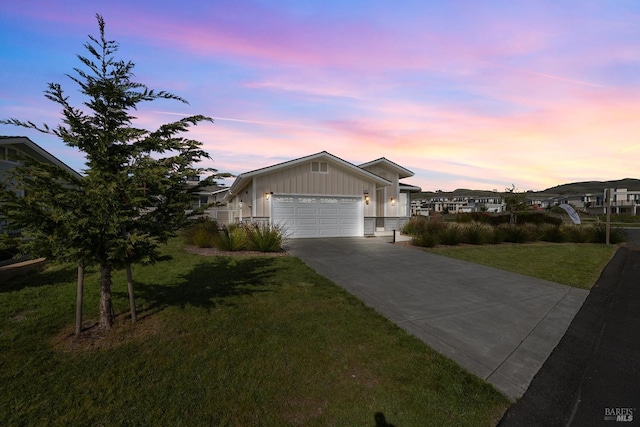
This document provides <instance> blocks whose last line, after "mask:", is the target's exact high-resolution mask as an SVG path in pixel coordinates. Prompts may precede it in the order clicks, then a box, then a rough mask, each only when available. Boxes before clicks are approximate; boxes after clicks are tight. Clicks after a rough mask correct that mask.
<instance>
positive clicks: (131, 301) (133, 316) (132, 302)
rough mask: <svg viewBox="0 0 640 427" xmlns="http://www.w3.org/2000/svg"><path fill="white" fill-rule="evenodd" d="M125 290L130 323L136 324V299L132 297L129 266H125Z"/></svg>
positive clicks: (131, 278)
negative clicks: (129, 310) (127, 295)
mask: <svg viewBox="0 0 640 427" xmlns="http://www.w3.org/2000/svg"><path fill="white" fill-rule="evenodd" d="M127 288H128V289H129V306H130V307H131V321H132V322H134V323H135V322H136V321H137V320H138V315H137V312H136V299H135V297H134V295H133V274H132V273H131V264H127Z"/></svg>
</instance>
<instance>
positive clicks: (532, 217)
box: [456, 211, 564, 225]
mask: <svg viewBox="0 0 640 427" xmlns="http://www.w3.org/2000/svg"><path fill="white" fill-rule="evenodd" d="M563 212H564V211H563ZM517 218H518V224H554V225H561V224H562V219H560V218H558V217H555V216H551V215H548V214H546V213H541V212H519V213H518V214H517ZM510 219H511V215H510V214H508V213H507V214H499V215H496V214H490V213H487V212H469V213H459V214H458V215H457V216H456V221H457V222H460V223H469V222H482V223H486V224H491V225H500V224H509V222H510Z"/></svg>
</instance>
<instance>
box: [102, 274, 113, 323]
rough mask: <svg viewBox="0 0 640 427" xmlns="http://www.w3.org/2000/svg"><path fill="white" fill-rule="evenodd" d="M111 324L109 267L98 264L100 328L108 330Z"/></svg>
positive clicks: (111, 308) (111, 307) (111, 306)
mask: <svg viewBox="0 0 640 427" xmlns="http://www.w3.org/2000/svg"><path fill="white" fill-rule="evenodd" d="M112 326H113V305H112V303H111V267H110V266H106V265H101V266H100V329H104V330H109V329H111V327H112Z"/></svg>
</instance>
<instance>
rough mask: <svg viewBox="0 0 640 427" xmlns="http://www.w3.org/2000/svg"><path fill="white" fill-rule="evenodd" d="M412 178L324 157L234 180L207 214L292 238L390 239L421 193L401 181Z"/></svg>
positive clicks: (389, 166) (390, 165) (380, 162)
mask: <svg viewBox="0 0 640 427" xmlns="http://www.w3.org/2000/svg"><path fill="white" fill-rule="evenodd" d="M413 175H414V174H413V172H411V171H410V170H408V169H405V168H404V167H402V166H400V165H398V164H396V163H394V162H392V161H390V160H387V159H385V158H380V159H377V160H373V161H371V162H368V163H364V164H362V165H359V166H357V165H354V164H352V163H349V162H347V161H345V160H343V159H341V158H339V157H336V156H334V155H333V154H330V153H328V152H326V151H323V152H320V153H316V154H312V155H310V156H306V157H301V158H299V159H295V160H291V161H288V162H284V163H279V164H276V165H273V166H268V167H265V168H261V169H256V170H254V171H250V172H245V173H242V174H240V175H238V176H237V177H236V180H235V181H234V183H233V184H232V185H231V187H229V188H228V189H224V190H220V191H219V192H218V193H215V194H214V195H215V196H217V197H218V198H219V197H220V195H221V194H222V193H224V197H223V198H222V203H223V204H224V206H221V207H217V208H214V209H211V210H210V211H209V213H210V215H212V216H213V217H214V218H216V219H217V220H218V222H219V223H220V224H222V225H227V224H231V223H239V222H267V223H270V224H275V225H280V226H282V227H283V228H284V229H285V232H286V233H287V235H288V237H291V238H302V237H347V236H372V235H375V234H376V233H382V232H386V233H389V232H391V231H392V230H400V228H401V227H402V226H403V225H404V224H405V223H406V222H407V221H408V220H409V218H410V217H411V205H410V200H411V199H410V193H412V192H420V191H421V189H420V188H419V187H415V186H411V185H407V184H403V183H401V182H400V180H401V179H404V178H408V177H411V176H413Z"/></svg>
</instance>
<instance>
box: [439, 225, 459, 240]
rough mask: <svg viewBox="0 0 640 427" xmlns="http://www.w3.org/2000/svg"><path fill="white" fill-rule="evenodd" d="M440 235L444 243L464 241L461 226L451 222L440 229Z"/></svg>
mask: <svg viewBox="0 0 640 427" xmlns="http://www.w3.org/2000/svg"><path fill="white" fill-rule="evenodd" d="M438 237H439V240H440V243H442V244H443V245H457V244H459V243H460V242H461V241H462V230H461V229H460V226H458V225H456V224H451V225H449V226H448V227H445V228H444V229H442V230H440V232H439V233H438Z"/></svg>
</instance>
